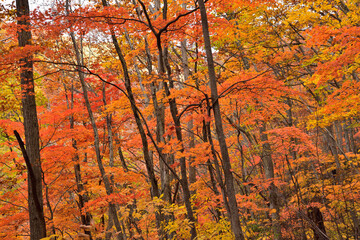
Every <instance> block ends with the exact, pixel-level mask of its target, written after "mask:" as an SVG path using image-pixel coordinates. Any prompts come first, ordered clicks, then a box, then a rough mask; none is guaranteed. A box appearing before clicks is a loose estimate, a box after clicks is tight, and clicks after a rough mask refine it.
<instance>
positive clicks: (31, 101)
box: [16, 0, 46, 240]
mask: <svg viewBox="0 0 360 240" xmlns="http://www.w3.org/2000/svg"><path fill="white" fill-rule="evenodd" d="M16 11H17V17H18V23H17V24H18V29H19V30H18V42H19V47H21V48H22V49H23V51H24V52H26V51H29V50H30V51H31V48H29V47H30V46H31V40H32V38H31V29H30V20H29V17H30V10H29V2H28V1H27V0H17V1H16ZM19 64H20V81H21V90H22V111H23V118H24V129H25V142H26V149H23V146H22V150H23V156H24V159H25V161H26V163H27V169H28V202H29V217H30V238H31V239H34V240H38V239H41V238H43V237H46V224H45V217H44V210H43V196H42V170H41V160H40V149H39V126H38V118H37V112H36V102H35V91H34V79H33V62H32V54H29V55H27V56H23V57H22V58H21V59H20V62H19ZM16 137H17V138H18V142H19V144H20V145H23V143H22V141H21V139H20V136H19V135H17V136H16Z"/></svg>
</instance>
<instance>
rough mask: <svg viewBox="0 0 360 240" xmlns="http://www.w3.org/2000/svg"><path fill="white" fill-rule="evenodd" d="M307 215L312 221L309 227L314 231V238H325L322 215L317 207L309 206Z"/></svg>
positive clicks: (318, 239)
mask: <svg viewBox="0 0 360 240" xmlns="http://www.w3.org/2000/svg"><path fill="white" fill-rule="evenodd" d="M307 214H308V217H309V218H310V220H311V221H312V224H311V228H312V230H313V231H314V240H327V239H329V238H328V237H327V236H326V229H325V225H324V220H323V216H322V214H321V212H320V209H319V208H318V207H309V208H308V210H307Z"/></svg>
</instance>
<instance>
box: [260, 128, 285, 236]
mask: <svg viewBox="0 0 360 240" xmlns="http://www.w3.org/2000/svg"><path fill="white" fill-rule="evenodd" d="M265 131H266V127H265V123H263V125H262V126H261V127H260V138H261V141H263V145H262V162H263V166H264V172H265V178H266V180H268V181H273V180H274V164H273V160H272V157H271V149H270V144H269V143H268V142H267V141H268V137H267V134H265ZM268 191H269V201H270V209H274V210H275V212H274V213H272V214H271V220H272V228H273V233H274V239H275V240H281V239H282V235H281V228H280V224H279V219H280V217H279V209H280V207H279V204H280V201H279V197H278V193H277V188H276V186H275V184H274V183H273V182H271V183H270V186H269V189H268Z"/></svg>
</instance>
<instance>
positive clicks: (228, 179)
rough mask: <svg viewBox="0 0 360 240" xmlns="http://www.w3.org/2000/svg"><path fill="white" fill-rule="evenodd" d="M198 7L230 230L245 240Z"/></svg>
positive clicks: (202, 9)
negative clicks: (227, 204)
mask: <svg viewBox="0 0 360 240" xmlns="http://www.w3.org/2000/svg"><path fill="white" fill-rule="evenodd" d="M199 7H200V13H201V23H202V29H203V36H204V43H205V50H206V57H207V64H208V71H209V82H210V89H211V101H212V104H213V111H214V118H215V127H216V134H217V136H218V140H219V145H220V150H221V156H222V164H223V169H224V176H225V183H226V194H227V197H228V202H229V210H230V214H229V215H230V222H231V229H232V231H233V233H234V235H235V239H241V240H243V239H245V238H244V234H243V232H242V230H241V224H240V219H239V210H238V206H237V202H236V196H235V187H234V180H233V175H232V172H231V171H232V170H231V163H230V156H229V152H228V149H227V146H226V140H225V134H224V130H223V126H222V120H221V112H220V105H219V101H218V97H219V96H218V91H217V83H216V74H215V68H214V60H213V56H212V52H211V43H210V36H209V26H208V20H207V16H206V8H205V4H204V1H203V0H199Z"/></svg>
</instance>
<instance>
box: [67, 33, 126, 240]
mask: <svg viewBox="0 0 360 240" xmlns="http://www.w3.org/2000/svg"><path fill="white" fill-rule="evenodd" d="M70 36H71V39H72V42H73V46H74V50H75V57H76V62H77V65H78V66H77V71H78V74H79V79H80V83H81V87H82V90H83V93H84V100H85V106H86V109H87V111H88V114H89V118H90V122H91V126H92V128H93V132H94V147H95V153H96V160H97V164H98V167H99V170H100V174H101V178H102V180H103V181H104V185H105V190H106V194H107V195H110V194H112V193H113V189H112V186H111V183H110V180H109V177H108V175H106V172H105V168H104V165H103V162H102V158H101V154H100V147H99V146H100V140H99V133H98V129H97V126H96V123H95V118H94V115H93V112H92V110H91V105H90V101H89V97H88V92H87V87H86V84H85V79H84V74H83V73H82V71H81V65H82V61H81V58H80V51H79V49H78V46H77V44H76V39H75V34H74V32H70ZM109 214H111V218H112V220H113V222H114V225H115V228H116V231H118V232H120V233H119V234H118V235H117V239H118V240H123V239H124V238H123V229H122V228H121V224H120V221H119V218H118V214H117V211H116V206H115V204H113V203H109Z"/></svg>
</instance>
